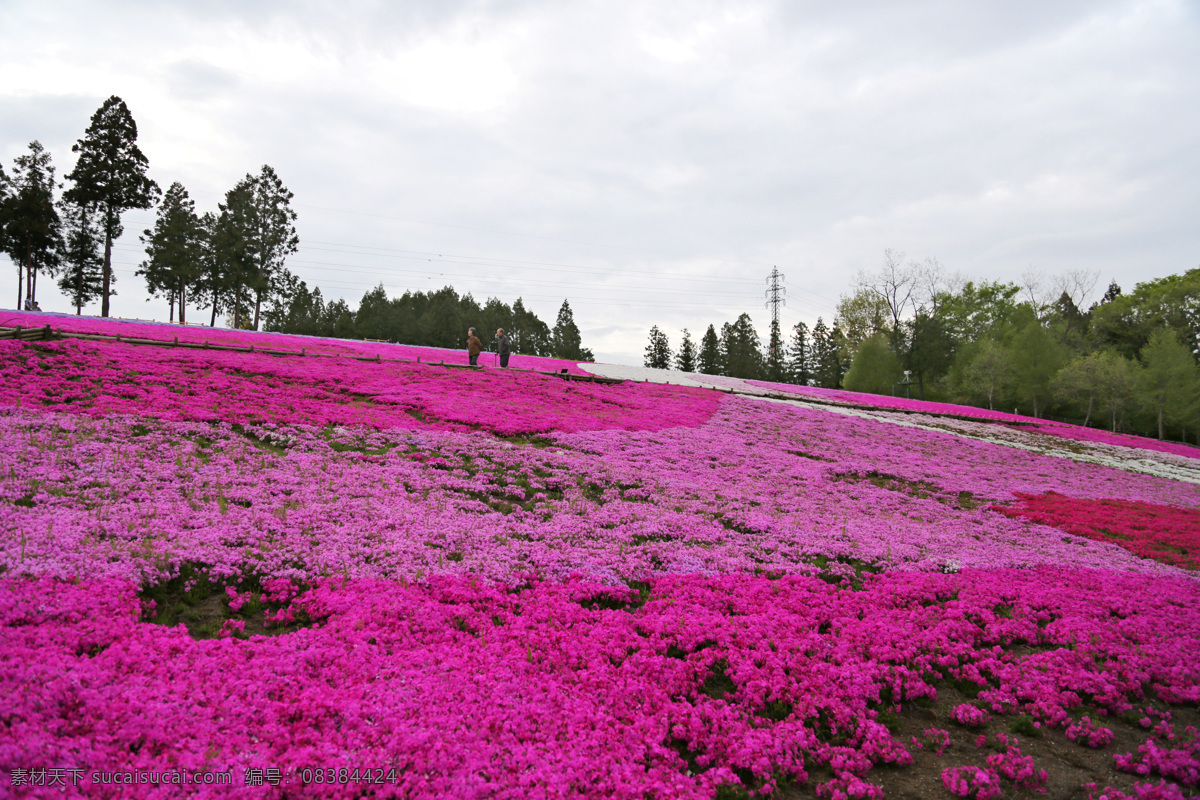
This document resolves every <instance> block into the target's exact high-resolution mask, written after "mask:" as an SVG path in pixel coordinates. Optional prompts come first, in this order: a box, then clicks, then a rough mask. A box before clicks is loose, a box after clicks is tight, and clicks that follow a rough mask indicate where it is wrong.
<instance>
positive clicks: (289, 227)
mask: <svg viewBox="0 0 1200 800" xmlns="http://www.w3.org/2000/svg"><path fill="white" fill-rule="evenodd" d="M292 197H293V195H292V193H291V192H290V191H289V190H288V188H287V187H286V186H284V185H283V181H281V180H280V179H279V176H278V175H276V174H275V170H274V169H272V168H271V167H270V166H269V165H267V164H263V167H262V170H260V171H259V173H258V175H257V176H256V177H255V179H254V215H255V220H256V222H257V229H256V231H255V234H254V237H253V243H254V248H253V252H254V274H253V277H252V282H251V288H252V289H253V291H254V330H258V318H259V313H260V312H261V310H262V304H263V301H264V300H269V299H270V298H271V297H272V296H273V295H275V294H276V293H277V292H278V291H279V288H280V281H281V279H282V278H283V277H284V275H286V273H287V271H286V269H285V268H284V261H285V259H287V257H288V256H290V255H292V254H293V253H295V252H296V250H297V249H298V248H299V245H300V238H299V237H298V236H297V235H296V212H295V211H294V210H292Z"/></svg>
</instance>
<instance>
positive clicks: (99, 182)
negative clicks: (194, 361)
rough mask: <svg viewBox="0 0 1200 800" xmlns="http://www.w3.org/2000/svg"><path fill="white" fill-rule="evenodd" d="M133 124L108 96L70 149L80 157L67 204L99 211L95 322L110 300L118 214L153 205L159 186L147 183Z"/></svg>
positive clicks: (121, 104)
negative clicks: (100, 262) (99, 255)
mask: <svg viewBox="0 0 1200 800" xmlns="http://www.w3.org/2000/svg"><path fill="white" fill-rule="evenodd" d="M137 136H138V133H137V123H136V122H134V121H133V115H132V114H130V113H129V108H128V107H127V106H126V105H125V101H124V100H122V99H121V98H119V97H117V96H116V95H113V96H112V97H110V98H108V99H107V100H105V101H104V104H103V105H101V106H100V108H99V109H97V111H96V113H95V114H93V115H92V121H91V124H90V125H88V128H87V130H86V131H84V134H83V138H82V139H80V140H79V141H78V142H76V143H75V145H74V146H73V147H72V148H71V150H72V152H75V153H78V154H79V160H78V161H76V162H75V169H74V170H72V171H71V173H70V174H69V175H67V178H68V179H69V180H71V181H72V182H73V183H74V185H73V186H72V187H71V188H70V189H68V190H67V192H66V195H67V198H68V199H69V200H70V201H71V202H73V203H76V204H79V205H85V206H92V207H95V208H97V209H98V210H99V211H100V218H101V226H102V229H103V231H104V264H103V272H102V277H101V299H100V316H102V317H107V316H108V298H109V295H110V294H112V288H111V287H112V282H113V279H112V243H113V240H114V239H117V238H118V237H120V235H121V234H122V233H123V232H124V230H125V229H124V228H123V227H122V226H121V214H123V213H124V212H126V211H128V210H130V209H134V208H140V209H146V208H150V207H151V206H153V205H154V203H155V201H156V200H157V199H158V196H159V194H160V192H159V189H158V184H156V183H155V182H154V181H152V180H150V178H148V177H146V169H147V167H148V166H149V161H147V159H146V156H145V155H143V154H142V151H141V149H139V148H138V146H137Z"/></svg>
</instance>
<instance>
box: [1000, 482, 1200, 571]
mask: <svg viewBox="0 0 1200 800" xmlns="http://www.w3.org/2000/svg"><path fill="white" fill-rule="evenodd" d="M1014 494H1015V495H1016V496H1017V497H1018V498H1019V499H1020V501H1021V502H1020V503H1018V504H1017V505H1013V506H989V508H990V509H991V510H992V511H999V512H1000V513H1001V514H1004V515H1005V516H1008V517H1013V518H1015V519H1016V518H1020V519H1028V520H1032V521H1033V522H1037V523H1040V524H1042V525H1050V526H1052V527H1055V528H1058V529H1059V530H1064V531H1066V532H1067V533H1073V534H1075V535H1076V536H1083V537H1086V538H1088V539H1095V540H1096V541H1100V542H1112V543H1113V544H1116V545H1120V546H1121V547H1124V548H1125V549H1126V550H1128V551H1129V552H1131V553H1133V554H1134V555H1138V556H1141V557H1142V558H1152V559H1154V560H1155V561H1159V562H1162V563H1163V564H1170V565H1171V566H1175V567H1183V568H1184V569H1193V570H1194V569H1200V511H1193V510H1190V509H1186V508H1175V507H1174V506H1161V505H1156V504H1154V503H1145V502H1141V501H1135V500H1084V499H1081V498H1077V497H1067V496H1066V495H1062V494H1059V493H1058V492H1046V493H1045V494H1038V495H1034V494H1025V493H1024V492H1014Z"/></svg>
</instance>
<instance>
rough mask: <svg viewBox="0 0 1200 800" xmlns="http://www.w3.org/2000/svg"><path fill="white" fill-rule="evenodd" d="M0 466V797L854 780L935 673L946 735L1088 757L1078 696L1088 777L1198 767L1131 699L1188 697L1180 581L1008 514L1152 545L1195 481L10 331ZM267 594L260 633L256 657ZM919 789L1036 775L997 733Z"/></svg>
mask: <svg viewBox="0 0 1200 800" xmlns="http://www.w3.org/2000/svg"><path fill="white" fill-rule="evenodd" d="M78 324H79V325H81V326H87V325H93V326H95V328H94V329H95V330H98V331H126V330H128V328H126V327H123V326H122V324H121V323H114V322H97V321H81V322H79V323H78ZM153 327H154V326H142V327H138V328H137V329H136V331H137V334H136V335H139V336H141V335H150V333H147V331H146V330H144V329H145V328H153ZM160 327H161V330H160V331H155V332H152V333H154V335H156V336H161V337H162V338H164V339H169V338H170V337H171V336H174V335H176V333H177V332H178V331H179V329H178V328H168V327H162V326H160ZM193 334H194V335H201V334H202V335H205V336H211V335H212V332H210V331H200V332H194V331H186V332H185V335H193ZM122 335H123V336H124V335H126V334H125V333H122ZM229 337H230V338H229V341H230V342H237V343H239V346H242V345H243V344H244V345H246V346H248V345H249V344H250V343H252V344H254V346H255V347H256V348H260V347H267V346H270V347H275V348H278V349H286V350H298V349H299V348H300V346H305V347H309V348H310V351H311V349H312V348H315V347H317V346H318V345H317V344H308V343H306V344H305V345H300V344H299V343H298V341H297V340H295V339H292V338H289V337H279V336H265V335H256V334H251V333H245V332H229ZM305 341H306V342H308V341H309V340H305ZM320 346H321V347H329V348H330V350H329V352H339V353H342V354H343V355H362V354H364V353H368V354H369V353H371V352H372V351H373V350H374V349H376V348H391V349H389V350H388V352H389V353H399V354H404V353H408V352H410V351H406V350H405V349H404V348H395V347H394V346H390V345H377V344H355V343H349V342H341V343H339V342H333V343H327V344H321V345H320ZM336 348H343V349H342V350H337V349H336ZM401 357H404V356H403V355H402V356H401ZM425 360H428V359H423V361H425ZM0 452H2V453H3V454H4V456H3V457H4V462H3V467H4V469H3V471H2V472H0V694H2V696H3V697H5V698H6V704H5V706H4V708H2V709H0V720H2V721H3V723H4V724H2V725H0V787H2V789H3V791H8V790H10V789H13V788H14V787H12V786H11V784H10V783H5V781H10V780H11V776H10V773H11V770H12V769H14V768H17V767H22V768H24V767H32V768H50V767H66V768H72V769H81V770H84V773H85V776H86V775H87V774H90V772H91V771H92V770H98V769H112V768H113V767H114V766H118V765H119V766H122V767H124V766H126V765H127V766H128V768H129V769H139V770H140V769H145V770H155V769H157V770H162V769H167V768H172V769H187V770H229V771H231V772H232V774H233V775H234V776H235V781H234V786H233V787H232V788H229V787H222V788H220V790H218V789H216V788H209V787H194V791H193V792H192V794H193V795H194V796H197V797H217V796H221V797H225V796H234V797H237V796H243V797H255V798H260V797H290V796H325V797H355V796H360V795H362V794H363V793H364V791H366V790H364V788H363V787H362V786H355V785H353V784H348V783H340V784H339V783H336V782H333V783H324V784H321V785H319V786H317V785H309V786H304V787H301V786H300V785H299V784H298V783H296V782H297V781H301V780H303V776H304V775H305V774H306V773H305V770H306V769H307V770H312V769H314V768H318V767H319V768H323V769H328V768H334V769H338V768H343V767H344V768H346V769H347V770H353V769H355V768H359V769H362V768H367V767H379V768H386V769H389V770H392V771H393V772H394V775H395V781H394V782H386V783H384V784H382V785H372V786H371V787H370V789H369V791H370V792H371V793H374V794H375V795H378V796H394V797H407V798H435V797H437V798H442V797H456V798H459V797H461V798H475V797H478V798H482V797H511V798H523V797H529V796H543V797H597V798H599V797H614V796H622V797H623V796H637V797H658V798H689V797H696V798H708V797H712V796H714V794H715V793H717V792H718V791H719V789H720V787H722V786H732V787H740V788H743V789H747V790H749V791H751V792H754V793H759V794H769V793H771V792H772V791H774V790H776V789H778V788H780V787H782V786H783V785H785V784H787V783H790V782H809V783H810V784H815V785H813V786H812V790H813V791H814V792H815V793H816V794H817V795H818V796H820V797H829V798H851V797H872V798H874V797H880V796H881V795H882V790H881V789H880V787H879V785H878V784H877V782H876V781H875V779H874V778H873V775H872V772H873V770H875V769H877V768H878V767H879V766H881V765H895V766H903V765H906V764H910V763H912V760H913V755H912V752H911V751H910V750H909V748H908V747H906V745H905V744H904V743H903V742H901V741H899V740H897V738H896V737H894V736H893V735H892V733H891V732H890V731H889V730H888V728H887V727H886V725H885V722H886V720H887V717H888V715H889V714H891V713H895V712H899V711H902V710H903V708H904V706H905V705H907V704H910V703H912V702H916V701H918V700H922V701H924V700H927V699H935V698H936V697H937V696H938V692H939V689H940V688H941V687H943V686H945V685H947V684H949V683H953V684H954V685H956V686H959V687H963V686H972V687H974V689H975V691H973V692H972V693H971V696H972V697H974V698H975V699H974V700H973V703H972V704H963V705H960V706H958V707H957V708H955V709H954V711H953V713H952V717H953V719H954V720H955V721H956V722H958V723H960V724H962V725H967V726H974V725H979V724H983V723H984V722H986V721H987V719H988V718H989V717H991V716H994V715H1008V714H1027V715H1030V716H1031V717H1032V718H1033V719H1034V720H1035V721H1036V723H1037V724H1038V725H1040V726H1042V728H1043V729H1047V730H1067V731H1068V732H1069V733H1071V732H1073V734H1072V738H1074V739H1076V740H1079V741H1086V742H1087V743H1089V744H1091V743H1092V741H1096V742H1097V743H1098V745H1097V746H1104V744H1106V743H1107V742H1101V741H1100V739H1103V737H1104V734H1103V732H1104V731H1106V730H1108V729H1105V728H1097V727H1095V726H1094V725H1092V723H1091V718H1092V717H1091V716H1089V717H1082V716H1081V715H1082V714H1083V713H1084V712H1087V713H1088V714H1090V715H1094V716H1095V717H1097V718H1099V717H1100V716H1101V715H1105V716H1107V715H1114V714H1124V713H1126V712H1131V711H1136V713H1138V714H1140V715H1141V716H1142V717H1143V718H1144V719H1145V720H1146V722H1147V725H1146V728H1147V732H1146V735H1147V736H1148V737H1149V738H1148V739H1147V741H1146V742H1145V743H1144V744H1143V745H1142V746H1141V747H1140V748H1139V750H1138V751H1137V753H1130V754H1125V755H1122V756H1120V757H1119V758H1118V759H1117V761H1115V762H1114V763H1117V764H1118V765H1120V766H1121V767H1122V768H1123V769H1128V770H1130V771H1132V772H1134V773H1135V774H1137V775H1139V776H1142V777H1146V778H1150V777H1155V778H1160V779H1163V780H1166V781H1168V783H1165V784H1162V787H1165V788H1161V789H1155V788H1153V787H1151V788H1145V791H1146V792H1154V791H1161V792H1170V791H1177V790H1178V789H1179V786H1189V787H1190V786H1195V785H1197V774H1196V758H1197V753H1196V751H1195V747H1194V745H1193V742H1194V741H1195V733H1194V731H1190V730H1189V731H1186V732H1184V733H1176V732H1175V730H1174V728H1172V727H1171V721H1170V718H1169V717H1164V716H1163V715H1162V714H1161V713H1159V712H1154V711H1153V708H1152V707H1149V706H1148V705H1147V704H1148V703H1149V702H1150V699H1151V698H1155V700H1156V702H1157V701H1163V702H1167V703H1192V704H1194V703H1197V702H1200V664H1198V662H1197V659H1196V657H1195V654H1196V653H1197V652H1200V584H1198V582H1197V580H1196V578H1195V574H1194V573H1193V572H1192V571H1190V569H1188V568H1187V567H1188V564H1186V563H1176V564H1164V563H1160V562H1158V561H1155V560H1150V559H1147V558H1143V557H1142V554H1141V553H1139V552H1131V551H1130V548H1127V547H1124V546H1119V545H1118V544H1115V543H1113V542H1112V541H1097V540H1095V539H1093V538H1088V537H1086V536H1080V535H1077V534H1076V533H1075V532H1073V531H1071V530H1069V526H1068V524H1067V521H1066V520H1063V519H1059V518H1054V519H1050V518H1047V519H1045V520H1042V519H1040V518H1033V517H1031V516H1028V515H1026V514H1022V513H1018V512H1019V510H1020V509H1022V508H1024V506H1014V504H1015V503H1022V502H1024V501H1023V500H1022V499H1021V498H1022V497H1026V498H1030V497H1032V498H1044V497H1047V496H1050V495H1049V493H1051V492H1057V493H1059V494H1058V496H1060V497H1063V498H1067V499H1069V500H1070V501H1071V502H1073V503H1076V504H1080V503H1082V504H1083V506H1078V507H1089V508H1090V507H1091V506H1088V505H1087V504H1088V503H1091V504H1093V505H1094V504H1106V505H1105V506H1104V507H1105V508H1109V507H1111V508H1116V509H1119V510H1121V511H1120V513H1122V514H1126V515H1127V514H1128V513H1129V511H1128V510H1129V509H1131V508H1136V509H1142V508H1149V507H1153V508H1154V509H1160V510H1161V509H1167V511H1166V512H1163V513H1157V512H1156V514H1152V515H1149V516H1144V517H1138V524H1139V525H1142V526H1143V528H1145V531H1144V538H1146V539H1152V538H1153V537H1154V536H1160V537H1161V535H1163V533H1164V531H1168V530H1174V529H1175V528H1172V527H1171V526H1172V525H1174V522H1172V520H1177V519H1184V520H1187V519H1191V518H1192V517H1190V516H1188V515H1194V514H1195V513H1197V510H1198V509H1200V489H1198V488H1197V487H1196V486H1195V485H1193V484H1190V483H1187V482H1185V481H1177V480H1170V479H1167V478H1163V477H1155V476H1152V475H1147V474H1135V473H1131V472H1128V471H1124V470H1120V469H1115V468H1112V467H1110V466H1105V465H1103V464H1098V463H1094V464H1083V463H1076V462H1073V461H1068V460H1066V459H1062V458H1055V457H1052V456H1047V455H1044V454H1041V453H1037V452H1030V451H1026V450H1019V449H1014V448H1012V447H1006V446H1002V445H998V444H994V443H990V442H986V441H980V440H978V439H968V438H963V437H962V436H958V435H955V433H954V432H953V431H950V430H946V431H940V430H924V429H914V428H903V427H899V426H896V425H892V424H888V423H885V422H879V421H875V420H867V419H858V418H853V417H849V416H845V415H843V414H835V413H829V412H826V411H822V410H820V409H819V408H817V409H813V408H799V407H795V406H792V405H789V404H782V403H767V402H763V401H760V400H756V399H753V398H746V397H738V396H729V395H725V394H721V393H718V392H713V391H709V390H704V389H695V388H684V387H678V386H656V385H651V384H635V383H626V384H621V385H609V384H595V383H587V382H570V383H568V382H565V381H562V380H561V379H559V378H555V377H551V376H545V375H538V374H535V373H531V372H521V371H516V372H507V373H505V372H501V371H499V370H490V369H488V370H482V371H466V370H453V369H446V368H443V367H440V366H429V365H427V364H425V363H421V364H417V363H415V360H414V361H413V362H412V363H400V362H388V361H379V362H369V361H368V362H362V361H356V360H353V359H350V358H344V357H329V358H310V357H308V356H305V357H304V358H299V357H295V358H293V357H277V356H270V355H264V354H260V353H257V352H256V353H229V352H223V351H204V350H188V349H178V348H157V347H150V346H132V345H126V344H117V343H89V342H79V341H73V342H72V341H69V342H48V343H35V344H29V343H21V342H3V343H0ZM1075 507H1077V506H1072V508H1075ZM997 509H999V510H997ZM1001 512H1005V513H1001ZM1010 514H1011V516H1010ZM1163 520H1167V522H1165V523H1164V522H1163ZM1046 522H1048V523H1049V524H1044V523H1046ZM1176 527H1178V526H1176ZM1184 527H1186V525H1185V526H1184ZM1118 538H1119V537H1118ZM189 576H190V577H189ZM168 579H180V580H182V579H190V580H192V581H202V580H210V579H211V580H212V581H213V582H214V585H215V586H216V591H215V593H214V594H213V595H212V598H214V600H213V602H215V603H217V604H218V606H219V607H220V609H221V610H222V611H223V612H226V613H228V614H229V615H230V618H229V619H228V620H226V621H225V623H224V625H223V626H222V627H221V629H220V631H219V632H218V633H217V635H216V638H210V639H201V640H196V639H193V638H192V637H191V636H190V635H189V634H188V632H187V631H186V630H185V629H184V628H183V627H174V628H168V627H166V626H164V625H160V624H155V622H154V620H155V619H156V618H157V617H158V615H159V614H161V613H162V611H163V609H162V608H160V607H159V606H158V605H156V604H155V603H154V602H153V601H148V600H143V599H142V598H140V597H139V595H138V592H139V590H143V589H146V588H147V587H150V586H153V585H156V584H159V583H160V582H162V581H165V580H168ZM258 606H262V607H264V608H265V609H266V612H265V624H266V626H267V627H266V630H267V632H268V633H273V634H277V635H270V636H254V637H251V638H245V636H246V630H247V626H246V623H245V620H244V619H242V618H240V617H239V615H240V613H241V612H243V611H244V610H245V609H248V608H254V607H258ZM214 627H215V626H214ZM281 630H288V631H290V632H286V633H280V631H281ZM885 712H886V713H885ZM1077 720H1078V721H1077ZM1088 726H1091V727H1088ZM1189 737H1191V738H1189ZM948 738H949V733H948V732H947V731H944V730H941V729H937V728H931V729H929V730H927V731H926V732H925V742H926V743H927V746H930V747H935V748H937V750H938V752H942V751H943V750H944V749H945V747H946V742H947V741H948ZM913 745H914V746H919V745H918V743H916V742H914V743H913ZM266 767H270V768H274V769H278V770H280V772H281V774H282V775H283V776H285V778H287V779H290V780H292V781H293V783H291V784H280V785H279V786H271V785H268V786H265V787H264V786H251V785H249V784H248V783H247V782H246V778H245V776H246V775H247V774H248V773H247V770H251V769H262V768H266ZM818 775H819V776H822V777H816V776H818ZM86 781H87V778H86V777H85V785H84V786H82V787H81V788H80V791H81V792H82V793H84V794H87V795H88V796H96V797H117V796H122V797H125V796H133V797H161V796H167V795H168V794H169V787H154V786H149V785H147V786H144V787H140V788H139V787H115V786H103V785H100V784H96V783H87V782H86ZM943 781H944V783H945V784H946V786H947V788H948V789H949V790H950V791H951V792H952V793H955V794H957V795H959V796H976V797H992V796H995V795H994V792H999V791H1002V790H1003V787H1005V786H1013V787H1022V788H1031V789H1037V788H1039V787H1041V786H1042V784H1043V783H1044V782H1045V777H1044V774H1043V772H1042V771H1041V769H1040V767H1039V766H1038V765H1036V764H1034V763H1032V760H1031V759H1030V757H1029V756H1026V755H1024V754H1023V753H1021V752H1020V749H1019V747H1018V746H1017V743H1016V742H1015V741H1010V742H1007V743H1006V746H1005V749H1004V751H1003V752H1001V753H996V754H993V755H992V756H989V759H988V763H987V766H986V767H957V768H954V769H951V770H948V771H947V772H946V773H945V774H944V775H943ZM1146 786H1147V787H1149V784H1146ZM289 787H290V788H289ZM1137 791H1139V792H1141V791H1142V788H1139V789H1138V790H1137ZM30 793H31V795H32V796H38V791H37V790H36V789H31V790H30ZM45 795H46V796H51V793H50V792H49V791H47V792H45ZM1147 796H1149V795H1147ZM1162 796H1175V795H1165V794H1164V795H1162ZM1178 796H1182V795H1178Z"/></svg>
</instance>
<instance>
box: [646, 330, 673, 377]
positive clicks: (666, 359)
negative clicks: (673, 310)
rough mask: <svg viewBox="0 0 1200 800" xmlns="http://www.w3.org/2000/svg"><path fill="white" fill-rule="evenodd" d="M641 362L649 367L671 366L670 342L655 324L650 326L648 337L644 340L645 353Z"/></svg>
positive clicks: (664, 367) (665, 367)
mask: <svg viewBox="0 0 1200 800" xmlns="http://www.w3.org/2000/svg"><path fill="white" fill-rule="evenodd" d="M642 364H643V366H647V367H650V368H651V369H670V368H671V343H670V342H669V341H668V340H667V335H666V334H665V333H663V332H662V331H661V330H659V328H658V326H657V325H655V326H653V327H651V328H650V337H649V340H648V341H647V342H646V353H645V358H644V359H643V362H642Z"/></svg>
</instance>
